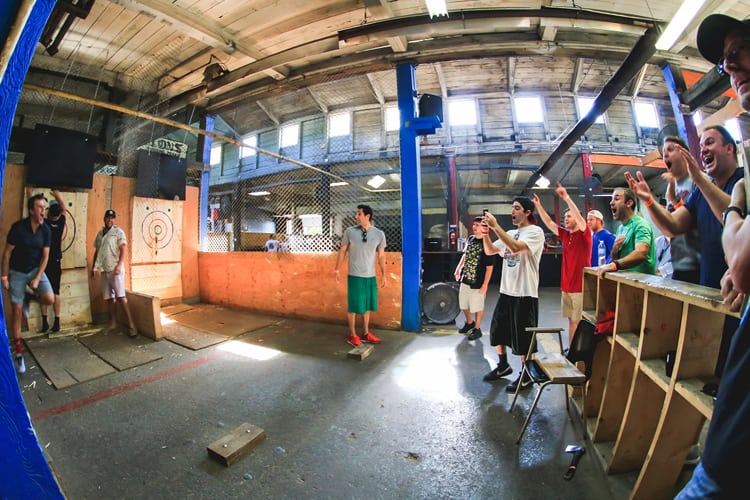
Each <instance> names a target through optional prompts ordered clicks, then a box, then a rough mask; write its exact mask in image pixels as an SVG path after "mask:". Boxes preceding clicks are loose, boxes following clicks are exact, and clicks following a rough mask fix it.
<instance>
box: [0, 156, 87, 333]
mask: <svg viewBox="0 0 750 500" xmlns="http://www.w3.org/2000/svg"><path fill="white" fill-rule="evenodd" d="M5 175H6V177H5V182H4V184H3V206H2V215H0V233H1V234H0V238H2V247H3V250H4V248H5V241H6V238H7V234H8V230H9V229H10V226H11V225H12V224H13V223H14V222H15V221H17V220H19V219H21V218H24V217H27V216H28V211H27V209H26V199H27V198H26V195H25V188H26V183H25V179H26V167H25V166H22V165H11V164H9V165H7V166H6V170H5ZM31 192H32V193H42V194H44V195H45V196H46V197H47V199H48V200H49V201H52V200H53V199H54V198H53V196H52V193H51V189H50V188H48V187H42V186H33V187H31ZM60 195H61V196H62V198H63V201H64V203H65V209H66V211H67V215H66V221H67V222H66V228H65V231H64V232H63V239H62V245H61V247H62V251H63V259H62V278H61V285H60V295H61V296H62V297H63V301H62V304H61V306H62V309H61V311H60V316H61V322H62V324H63V328H69V327H71V326H75V325H88V324H89V323H91V304H90V301H89V279H88V271H87V269H88V268H87V258H86V253H87V252H86V238H87V232H88V207H89V204H88V201H89V193H88V192H87V191H75V192H73V191H63V190H61V191H60ZM4 298H5V300H6V301H7V294H4ZM5 305H6V311H8V310H9V309H7V308H8V307H10V302H9V301H7V302H6V303H5ZM51 307H52V306H50V308H51ZM6 318H8V320H9V316H8V317H6ZM50 319H51V318H50ZM28 320H29V321H28V323H29V333H25V334H24V335H25V336H26V335H29V334H30V333H34V332H36V331H37V330H39V328H40V327H41V312H40V309H39V307H37V306H36V305H35V304H34V305H32V306H31V307H30V308H29V318H28Z"/></svg>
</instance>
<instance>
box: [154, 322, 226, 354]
mask: <svg viewBox="0 0 750 500" xmlns="http://www.w3.org/2000/svg"><path fill="white" fill-rule="evenodd" d="M162 329H163V331H164V338H166V339H167V340H169V341H170V342H174V343H175V344H179V345H181V346H183V347H187V348H188V349H192V350H194V351H197V350H199V349H204V348H206V347H209V346H212V345H216V344H219V343H221V342H224V341H225V340H227V338H228V337H225V336H223V335H216V334H215V333H209V332H204V331H201V330H196V329H195V328H190V327H189V326H185V325H181V324H179V323H169V324H165V325H162Z"/></svg>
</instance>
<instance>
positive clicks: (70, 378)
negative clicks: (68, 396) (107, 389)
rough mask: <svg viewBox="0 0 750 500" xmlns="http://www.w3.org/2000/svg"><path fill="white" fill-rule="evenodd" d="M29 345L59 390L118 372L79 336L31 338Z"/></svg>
mask: <svg viewBox="0 0 750 500" xmlns="http://www.w3.org/2000/svg"><path fill="white" fill-rule="evenodd" d="M26 345H27V346H28V347H29V350H30V351H31V353H32V354H33V355H34V359H36V362H37V364H38V365H39V367H40V368H41V369H42V371H43V372H44V374H45V375H46V376H47V378H48V379H49V380H50V382H52V385H54V386H55V388H57V389H64V388H66V387H70V386H72V385H75V384H78V383H80V382H85V381H87V380H93V379H95V378H99V377H101V376H104V375H108V374H110V373H115V371H116V370H115V368H114V367H112V366H111V365H109V364H107V363H105V362H104V361H103V360H102V359H101V358H99V356H97V355H96V354H94V353H93V352H91V351H90V350H88V349H87V348H86V346H84V345H83V344H81V343H80V342H78V340H77V339H76V338H75V337H63V338H52V339H47V338H43V337H42V338H36V339H29V340H27V341H26Z"/></svg>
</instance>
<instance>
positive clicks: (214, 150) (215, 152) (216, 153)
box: [209, 143, 224, 165]
mask: <svg viewBox="0 0 750 500" xmlns="http://www.w3.org/2000/svg"><path fill="white" fill-rule="evenodd" d="M223 149H224V148H223V147H222V145H221V143H219V144H214V145H213V146H211V159H210V160H209V161H210V162H211V165H221V155H222V151H223Z"/></svg>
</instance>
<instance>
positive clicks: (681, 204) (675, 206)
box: [672, 200, 684, 210]
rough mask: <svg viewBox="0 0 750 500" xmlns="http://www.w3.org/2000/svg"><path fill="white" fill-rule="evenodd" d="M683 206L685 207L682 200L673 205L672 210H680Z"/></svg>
mask: <svg viewBox="0 0 750 500" xmlns="http://www.w3.org/2000/svg"><path fill="white" fill-rule="evenodd" d="M683 205H684V203H683V202H682V200H680V201H678V202H677V203H672V208H673V209H674V210H677V209H678V208H680V207H681V206H683Z"/></svg>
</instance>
